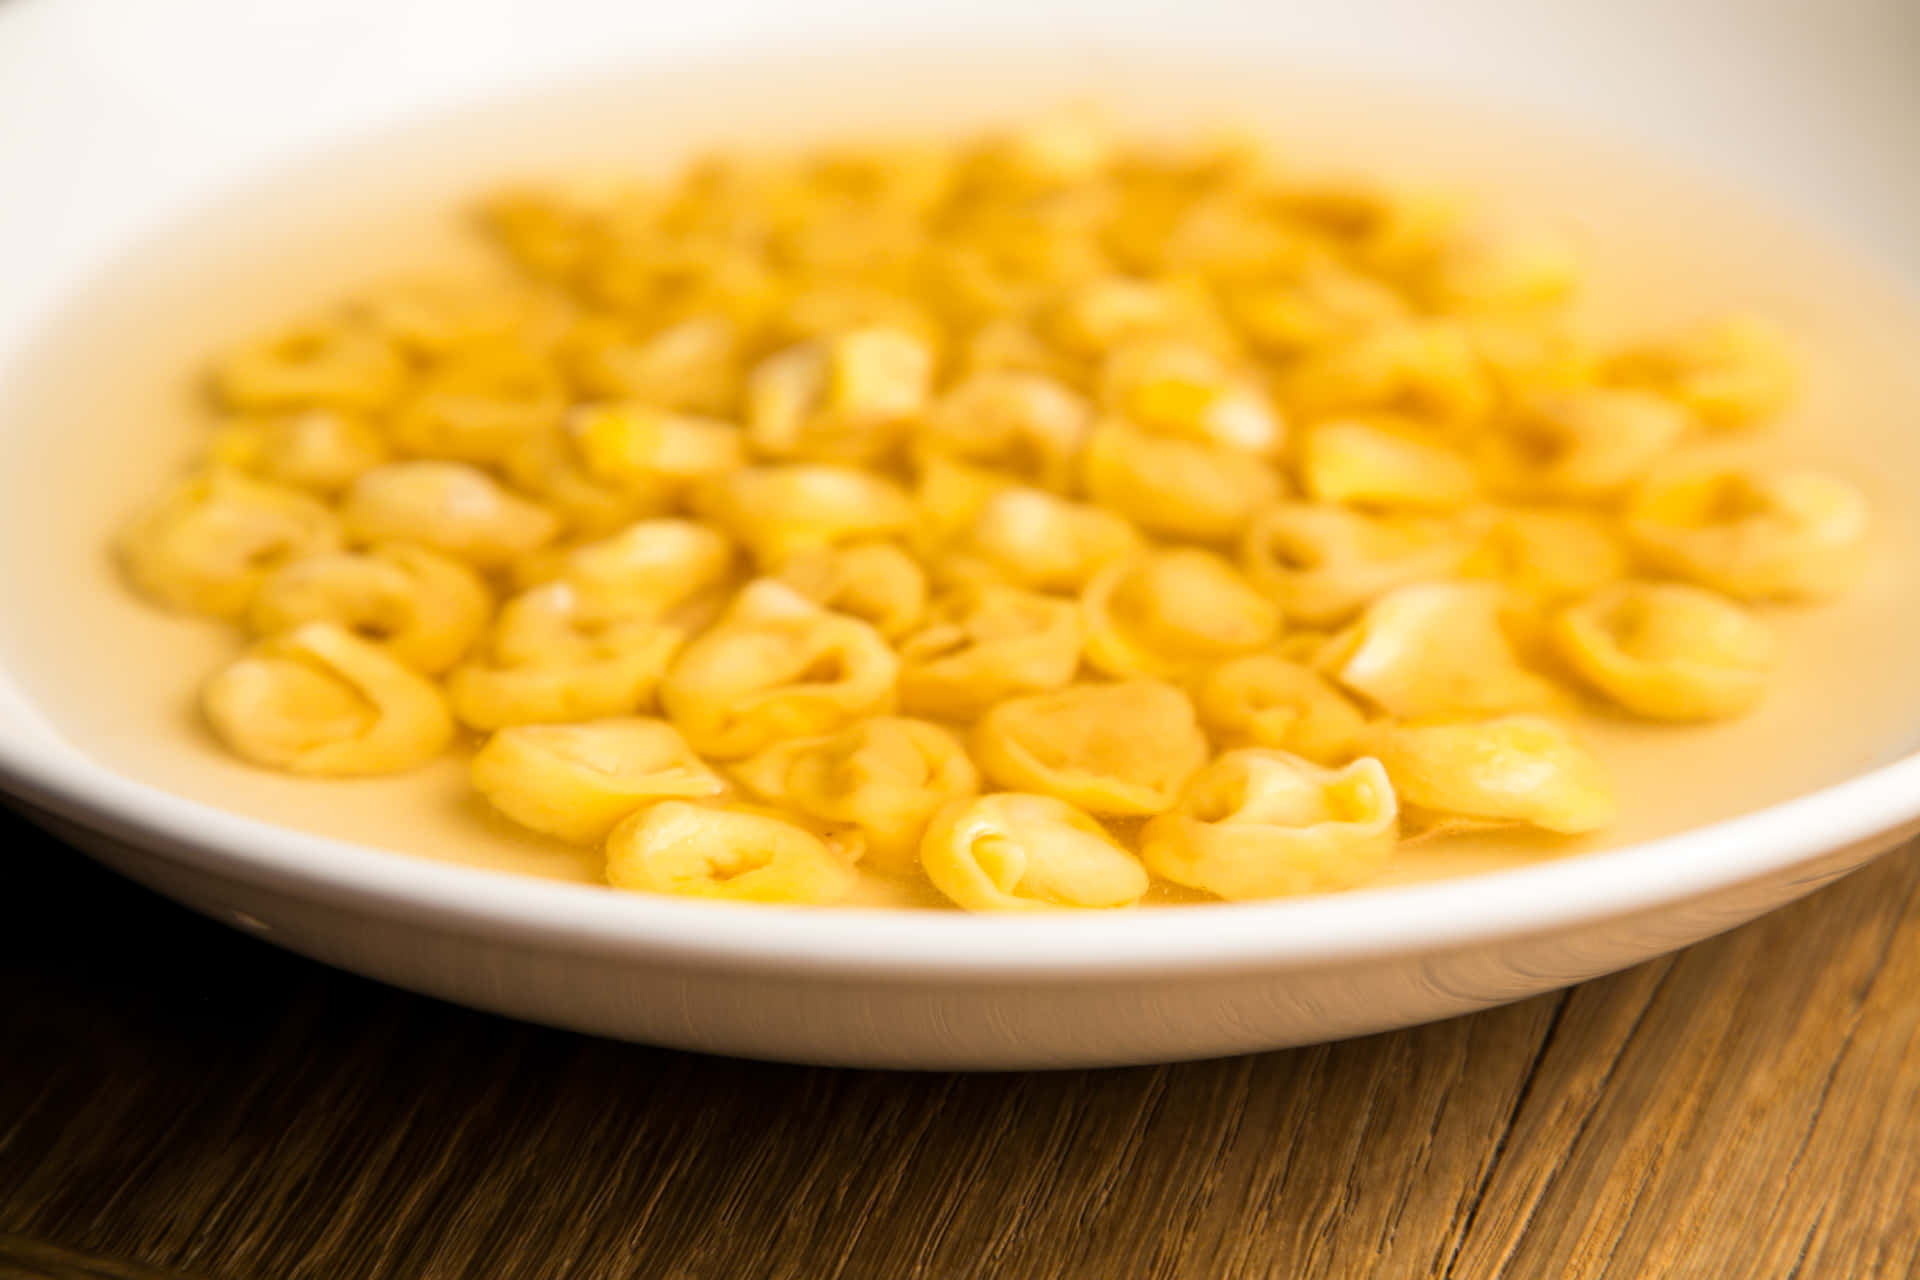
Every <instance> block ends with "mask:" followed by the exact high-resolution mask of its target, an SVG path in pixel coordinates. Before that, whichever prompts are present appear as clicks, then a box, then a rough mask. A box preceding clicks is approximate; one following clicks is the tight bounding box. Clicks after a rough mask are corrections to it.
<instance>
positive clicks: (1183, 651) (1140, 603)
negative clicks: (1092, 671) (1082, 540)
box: [1081, 547, 1280, 679]
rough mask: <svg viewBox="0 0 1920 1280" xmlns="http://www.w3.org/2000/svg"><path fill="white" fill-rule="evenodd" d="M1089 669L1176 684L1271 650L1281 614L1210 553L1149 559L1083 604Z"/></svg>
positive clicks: (1106, 576)
mask: <svg viewBox="0 0 1920 1280" xmlns="http://www.w3.org/2000/svg"><path fill="white" fill-rule="evenodd" d="M1081 617H1082V622H1083V625H1084V626H1085V628H1086V654H1087V661H1088V662H1089V663H1090V664H1091V665H1093V666H1094V667H1096V668H1098V669H1099V670H1100V671H1103V672H1105V673H1106V674H1107V675H1110V676H1157V677H1161V678H1164V679H1181V678H1184V677H1186V676H1189V675H1192V674H1195V673H1196V672H1198V671H1199V670H1200V669H1201V668H1203V667H1206V666H1208V665H1210V664H1212V663H1215V662H1218V661H1219V660H1221V659H1222V658H1227V657H1231V656H1233V655H1235V654H1239V653H1249V652H1251V651H1253V650H1255V649H1258V648H1261V647H1262V646H1264V645H1266V644H1267V643H1269V642H1270V641H1271V640H1273V638H1274V637H1275V635H1276V634H1277V633H1278V632H1279V629H1280V611H1279V609H1278V608H1277V607H1276V606H1275V605H1274V604H1273V602H1272V601H1270V600H1268V599H1267V598H1266V597H1265V596H1263V595H1261V594H1260V593H1259V592H1258V591H1256V590H1254V589H1253V587H1252V586H1250V585H1248V583H1247V581H1246V579H1244V578H1242V577H1241V576H1240V574H1239V572H1238V571H1236V570H1235V569H1234V567H1233V566H1232V565H1231V564H1229V563H1227V561H1225V560H1224V559H1222V558H1221V557H1220V556H1218V555H1215V554H1214V553H1212V552H1210V551H1201V550H1198V549H1195V548H1191V547H1188V548H1179V549H1174V550H1168V551H1151V552H1148V553H1146V554H1145V555H1141V556H1137V557H1134V558H1133V559H1130V560H1126V561H1122V562H1121V563H1119V564H1116V565H1114V566H1113V567H1112V568H1110V569H1107V570H1106V571H1105V572H1103V573H1101V574H1100V576H1099V577H1097V578H1095V579H1094V580H1093V582H1091V583H1090V584H1089V585H1088V586H1087V589H1086V592H1085V594H1084V595H1083V596H1082V597H1081Z"/></svg>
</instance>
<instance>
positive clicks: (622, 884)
mask: <svg viewBox="0 0 1920 1280" xmlns="http://www.w3.org/2000/svg"><path fill="white" fill-rule="evenodd" d="M607 883H609V884H611V885H612V886H613V887H614V888H616V889H635V890H641V891H644V892H648V893H666V894H680V895H684V896H686V897H694V898H726V899H731V900H734V901H738V902H786V903H806V904H827V903H833V902H838V901H840V900H841V899H842V898H845V897H846V896H847V895H848V894H850V893H852V892H853V887H854V884H855V872H854V869H853V866H852V865H851V863H850V862H849V860H848V859H847V857H846V856H845V855H844V854H843V853H842V852H840V851H838V850H836V849H835V848H834V847H833V846H832V845H830V844H829V843H828V842H827V841H826V840H824V839H822V838H821V837H820V836H818V835H816V834H814V833H813V832H811V831H808V830H806V829H805V828H803V827H800V826H797V825H795V824H794V823H791V822H788V821H786V820H784V819H782V818H778V817H774V816H773V815H771V814H766V813H756V812H752V811H747V810H740V809H730V808H721V807H717V806H709V805H700V804H694V803H691V802H688V801H685V800H664V801H661V802H660V803H659V804H655V805H651V806H649V807H647V808H645V809H641V810H640V811H639V812H637V813H635V814H633V815H632V816H630V817H628V818H626V819H624V820H623V821H621V822H620V823H619V825H617V826H615V827H614V829H613V830H612V832H611V833H609V834H608V836H607Z"/></svg>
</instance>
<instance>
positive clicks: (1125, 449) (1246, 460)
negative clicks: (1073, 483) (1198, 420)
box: [1080, 421, 1280, 542]
mask: <svg viewBox="0 0 1920 1280" xmlns="http://www.w3.org/2000/svg"><path fill="white" fill-rule="evenodd" d="M1080 480H1081V483H1082V485H1083V486H1085V488H1086V491H1087V495H1088V496H1089V497H1091V498H1092V499H1093V500H1094V501H1095V502H1097V503H1100V504H1101V505H1102V506H1107V507H1111V508H1113V509H1114V510H1115V511H1117V512H1119V513H1120V514H1121V515H1123V516H1125V517H1127V518H1128V519H1129V520H1132V521H1133V522H1134V523H1136V524H1138V525H1139V526H1140V527H1141V528H1143V529H1146V530H1148V531H1149V532H1151V533H1156V534H1161V535H1163V536H1165V537H1169V538H1182V539H1191V540H1193V541H1197V542H1229V541H1231V540H1232V539H1233V538H1234V537H1235V536H1237V535H1238V534H1239V533H1240V531H1241V530H1242V529H1244V528H1245V527H1246V524H1247V521H1249V520H1250V519H1252V518H1253V516H1254V513H1255V512H1257V511H1259V510H1260V509H1261V508H1262V507H1264V506H1266V505H1267V504H1269V503H1271V502H1272V501H1273V500H1274V499H1275V498H1276V497H1277V496H1278V495H1279V492H1280V487H1279V480H1278V477H1276V476H1275V474H1274V473H1273V471H1271V470H1270V469H1268V468H1267V467H1266V466H1265V465H1264V464H1263V463H1261V462H1260V460H1259V459H1257V458H1253V457H1249V456H1248V455H1247V454H1245V453H1242V452H1240V451H1239V450H1237V449H1231V448H1227V447H1225V446H1222V445H1211V444H1203V443H1200V442H1198V441H1194V440H1182V439H1179V438H1177V437H1173V436H1161V435H1154V434H1152V433H1150V432H1147V431H1143V430H1141V429H1140V428H1138V427H1134V426H1131V425H1129V424H1127V423H1124V422H1119V421H1110V422H1104V423H1102V424H1100V425H1099V426H1097V427H1095V428H1094V430H1093V432H1092V434H1091V435H1090V436H1088V438H1087V445H1086V449H1085V450H1084V451H1083V452H1082V454H1081V463H1080Z"/></svg>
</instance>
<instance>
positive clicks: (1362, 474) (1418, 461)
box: [1299, 416, 1480, 511]
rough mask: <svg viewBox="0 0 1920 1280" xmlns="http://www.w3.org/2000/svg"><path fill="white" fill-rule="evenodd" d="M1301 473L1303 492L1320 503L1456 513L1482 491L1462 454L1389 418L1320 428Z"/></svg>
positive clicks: (1303, 455) (1306, 444) (1309, 440)
mask: <svg viewBox="0 0 1920 1280" xmlns="http://www.w3.org/2000/svg"><path fill="white" fill-rule="evenodd" d="M1299 469H1300V487H1301V489H1302V490H1303V491H1304V492H1305V493H1306V495H1307V496H1308V497H1310V498H1312V499H1314V500H1315V501H1316V502H1339V503H1351V504H1353V505H1355V506H1362V507H1395V508H1403V509H1408V510H1415V511H1455V510H1458V509H1459V508H1461V507H1464V506H1466V505H1467V504H1468V503H1470V502H1472V501H1473V500H1474V499H1475V498H1476V497H1478V496H1479V491H1480V485H1479V480H1478V478H1477V477H1476V476H1475V475H1474V470H1473V466H1472V464H1471V463H1469V462H1468V461H1467V459H1466V458H1465V457H1463V456H1462V455H1461V454H1460V453H1459V452H1457V451H1456V450H1454V449H1453V448H1451V447H1449V446H1448V445H1447V444H1446V443H1445V442H1444V441H1440V440H1434V439H1431V438H1429V433H1427V432H1425V431H1424V430H1423V429H1422V428H1421V427H1420V426H1419V425H1418V424H1417V423H1411V422H1407V421H1404V420H1395V419H1393V418H1391V417H1382V416H1375V417H1373V418H1336V419H1332V420H1330V421H1327V422H1322V423H1319V424H1317V425H1316V426H1315V427H1314V428H1313V429H1312V430H1311V431H1310V432H1308V433H1307V436H1306V439H1305V440H1304V441H1303V442H1302V444H1301V450H1300V461H1299Z"/></svg>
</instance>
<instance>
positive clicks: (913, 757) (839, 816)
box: [733, 716, 980, 875]
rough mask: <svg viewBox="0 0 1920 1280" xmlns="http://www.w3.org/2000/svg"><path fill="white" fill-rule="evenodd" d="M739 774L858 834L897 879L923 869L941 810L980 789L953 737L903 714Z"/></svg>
mask: <svg viewBox="0 0 1920 1280" xmlns="http://www.w3.org/2000/svg"><path fill="white" fill-rule="evenodd" d="M733 771H734V775H735V776H736V777H738V778H739V779H740V781H741V782H743V783H744V784H746V786H747V788H748V789H749V790H751V791H752V792H753V793H754V794H756V795H758V796H759V797H760V798H761V799H763V800H767V801H771V802H775V803H778V804H783V805H787V806H789V807H791V808H794V809H796V810H798V811H799V812H801V813H804V814H806V815H808V816H810V817H812V818H816V819H819V820H821V821H823V822H833V823H843V824H846V825H849V826H853V827H857V828H859V830H860V832H861V833H862V835H863V836H864V837H865V841H866V856H867V859H868V861H869V862H871V863H872V864H873V865H874V866H876V867H878V868H880V869H883V870H885V871H887V872H888V873H890V874H893V875H905V874H907V873H909V872H911V871H912V870H913V869H914V868H915V867H916V866H917V865H918V862H917V859H918V855H919V850H920V837H921V836H922V834H923V833H924V832H925V831H926V828H927V823H928V822H929V821H930V820H931V819H932V817H933V815H934V813H935V811H936V810H938V809H939V808H940V806H942V805H943V804H946V803H947V802H948V801H951V800H955V799H959V798H961V797H964V796H969V795H971V794H973V792H974V791H975V790H977V789H978V787H979V784H980V778H979V774H978V773H977V772H976V771H975V769H974V767H973V762H972V761H971V760H969V759H968V758H967V753H966V751H965V749H964V748H962V747H961V745H960V743H959V741H958V740H957V739H956V738H955V737H954V736H953V735H952V734H951V733H949V732H948V731H947V730H945V729H943V728H941V727H940V726H939V725H936V724H932V723H929V722H928V721H925V720H913V719H908V718H905V717H899V716H876V717H874V718H873V719H871V720H862V721H860V722H859V723H858V724H856V725H853V726H852V727H851V728H848V729H845V730H842V731H841V732H839V733H836V734H828V735H825V736H822V737H817V738H797V739H793V740H791V741H787V742H777V743H775V744H773V745H772V746H770V747H767V748H766V749H765V750H763V751H761V752H759V753H758V754H756V755H753V756H750V757H748V758H747V759H745V760H742V761H741V762H740V763H738V764H737V765H735V766H734V770H733Z"/></svg>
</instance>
